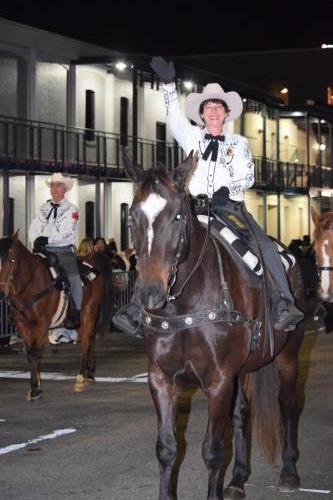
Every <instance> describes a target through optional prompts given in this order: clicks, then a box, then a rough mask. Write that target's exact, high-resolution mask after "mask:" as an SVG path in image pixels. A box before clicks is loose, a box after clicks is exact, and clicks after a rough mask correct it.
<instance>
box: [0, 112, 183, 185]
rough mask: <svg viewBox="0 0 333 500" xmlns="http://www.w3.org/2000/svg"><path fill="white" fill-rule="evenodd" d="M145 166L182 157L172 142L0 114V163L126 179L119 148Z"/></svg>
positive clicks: (175, 161) (169, 165)
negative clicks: (134, 138) (134, 156)
mask: <svg viewBox="0 0 333 500" xmlns="http://www.w3.org/2000/svg"><path fill="white" fill-rule="evenodd" d="M123 146H126V147H128V148H129V150H130V151H131V152H133V151H136V156H137V161H138V162H139V163H140V164H141V165H143V166H144V167H145V168H150V167H152V166H157V165H158V164H164V165H166V167H167V169H172V168H173V167H174V166H175V165H177V164H178V163H179V162H180V161H181V160H182V159H183V152H182V150H181V149H180V148H179V147H177V146H175V145H174V144H170V143H165V142H162V141H152V140H149V139H142V138H137V139H136V140H135V143H134V142H133V138H132V137H127V136H126V137H124V136H121V135H120V134H113V133H108V132H101V131H97V130H90V129H82V128H77V127H66V126H63V125H57V124H51V123H45V122H39V121H33V120H23V119H19V118H11V117H6V116H0V168H9V169H10V170H16V171H23V172H26V171H30V172H32V173H49V172H54V171H57V172H59V171H60V172H67V173H68V174H75V175H80V176H82V175H88V176H93V177H103V178H108V179H118V180H119V179H125V178H126V174H125V172H124V168H123V160H122V154H121V151H122V147H123Z"/></svg>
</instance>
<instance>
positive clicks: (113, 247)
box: [107, 238, 126, 271]
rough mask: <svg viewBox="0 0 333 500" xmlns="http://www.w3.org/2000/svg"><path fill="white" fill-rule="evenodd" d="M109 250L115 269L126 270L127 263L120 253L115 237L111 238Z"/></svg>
mask: <svg viewBox="0 0 333 500" xmlns="http://www.w3.org/2000/svg"><path fill="white" fill-rule="evenodd" d="M107 252H108V255H109V256H110V258H111V260H112V263H113V266H114V269H120V270H121V271H126V263H125V261H124V259H123V258H122V257H121V256H120V255H119V254H118V248H117V243H116V242H115V240H114V238H111V239H110V240H109V244H108V245H107Z"/></svg>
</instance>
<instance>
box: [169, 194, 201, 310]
mask: <svg viewBox="0 0 333 500" xmlns="http://www.w3.org/2000/svg"><path fill="white" fill-rule="evenodd" d="M184 206H185V207H186V215H185V210H184ZM190 217H191V210H190V208H189V206H188V204H187V202H186V199H184V201H183V204H182V213H181V220H182V224H183V228H182V232H181V237H180V239H179V242H178V246H177V252H176V257H175V259H174V261H173V263H172V265H171V268H170V274H169V280H168V292H167V301H168V302H170V301H171V300H176V299H177V298H178V297H180V296H181V294H182V293H183V291H184V288H185V287H186V285H187V284H188V282H189V281H190V279H191V278H192V277H193V275H194V274H195V272H196V271H197V269H198V268H199V266H200V265H201V263H202V260H203V257H204V255H205V253H206V249H207V245H208V240H209V235H210V224H209V223H208V225H207V231H206V236H205V241H204V244H203V246H202V249H201V252H200V255H199V258H198V260H197V262H196V264H195V266H194V267H193V269H192V270H191V272H190V273H189V275H188V276H187V277H186V279H185V281H184V283H183V284H182V285H181V287H180V289H179V290H178V291H177V292H175V293H173V294H171V288H172V287H173V286H174V284H175V283H176V279H177V272H178V265H179V264H180V263H181V262H182V260H185V256H184V244H185V235H186V220H187V219H188V220H190ZM208 220H209V218H208ZM187 239H188V240H189V236H188V238H187Z"/></svg>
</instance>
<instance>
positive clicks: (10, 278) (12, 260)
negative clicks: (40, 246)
mask: <svg viewBox="0 0 333 500" xmlns="http://www.w3.org/2000/svg"><path fill="white" fill-rule="evenodd" d="M8 254H9V255H8V262H9V264H11V265H12V269H11V271H10V273H9V276H8V279H7V281H0V285H8V290H7V294H5V296H4V299H7V297H8V295H9V292H10V288H11V286H12V284H13V280H14V276H15V271H16V260H15V258H14V255H13V254H14V250H13V249H12V248H10V249H9V250H8Z"/></svg>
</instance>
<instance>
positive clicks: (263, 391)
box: [244, 361, 282, 463]
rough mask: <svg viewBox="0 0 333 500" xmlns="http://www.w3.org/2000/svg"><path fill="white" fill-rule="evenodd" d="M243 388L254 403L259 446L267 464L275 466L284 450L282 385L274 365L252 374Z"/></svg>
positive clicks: (254, 423)
mask: <svg viewBox="0 0 333 500" xmlns="http://www.w3.org/2000/svg"><path fill="white" fill-rule="evenodd" d="M244 388H245V392H246V396H247V398H248V399H249V401H250V403H251V420H252V427H253V429H254V430H255V433H256V437H257V442H258V444H259V446H260V448H262V450H263V451H264V453H265V455H266V456H267V458H268V460H269V461H270V462H271V463H275V461H276V458H277V456H278V455H279V454H280V453H281V449H282V425H281V424H282V422H281V412H280V404H279V389H280V381H279V377H278V372H277V367H276V363H275V361H273V362H272V363H269V364H268V365H266V366H264V367H263V368H260V369H259V370H258V371H256V372H252V373H249V374H248V375H247V376H246V380H245V387H244Z"/></svg>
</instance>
